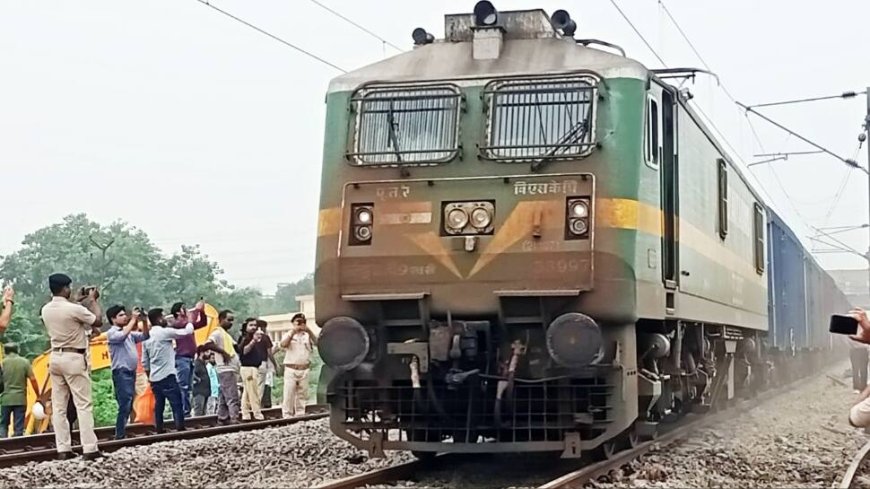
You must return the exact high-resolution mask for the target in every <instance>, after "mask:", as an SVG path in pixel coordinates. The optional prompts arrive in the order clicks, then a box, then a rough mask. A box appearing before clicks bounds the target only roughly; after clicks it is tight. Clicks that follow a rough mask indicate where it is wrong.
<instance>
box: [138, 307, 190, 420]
mask: <svg viewBox="0 0 870 489" xmlns="http://www.w3.org/2000/svg"><path fill="white" fill-rule="evenodd" d="M187 319H188V320H187V326H185V327H184V329H176V328H173V327H169V325H168V324H167V323H166V318H164V317H163V309H159V308H158V309H151V310H150V311H148V321H149V322H150V323H151V329H150V330H149V332H148V334H149V336H150V337H149V339H148V341H146V342H145V343H144V345H143V347H142V366H143V367H145V372H147V373H148V380H149V381H150V382H151V391H152V392H154V425H155V428H157V432H158V433H163V409H164V408H165V407H166V401H167V400H168V401H169V406H170V407H171V408H172V419H173V421H174V422H175V429H176V430H177V431H184V404H183V403H182V400H181V388H180V387H179V386H178V376H177V371H176V370H175V348H174V347H173V344H172V342H173V341H174V340H177V339H179V338H184V337H185V336H189V335H192V334H193V313H192V312H191V313H188V318H187Z"/></svg>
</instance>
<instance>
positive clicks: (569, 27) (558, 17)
mask: <svg viewBox="0 0 870 489" xmlns="http://www.w3.org/2000/svg"><path fill="white" fill-rule="evenodd" d="M550 23H551V24H553V28H554V29H556V30H557V31H561V32H562V35H563V36H566V37H574V33H575V32H576V31H577V23H576V22H574V20H573V19H571V16H570V15H569V14H568V12H566V11H564V10H557V11H555V12H553V15H552V16H551V17H550Z"/></svg>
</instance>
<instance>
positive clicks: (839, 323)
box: [828, 314, 858, 335]
mask: <svg viewBox="0 0 870 489" xmlns="http://www.w3.org/2000/svg"><path fill="white" fill-rule="evenodd" d="M828 331H830V332H831V333H835V334H848V335H853V334H858V321H856V320H855V318H853V317H852V316H844V315H842V314H832V315H831V326H830V327H829V328H828Z"/></svg>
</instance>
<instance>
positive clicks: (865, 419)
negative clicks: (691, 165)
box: [849, 307, 870, 428]
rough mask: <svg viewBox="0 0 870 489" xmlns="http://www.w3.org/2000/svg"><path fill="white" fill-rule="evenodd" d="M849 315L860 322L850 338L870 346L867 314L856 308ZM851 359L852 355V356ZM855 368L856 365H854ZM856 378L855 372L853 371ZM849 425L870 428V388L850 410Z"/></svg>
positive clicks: (865, 390) (867, 388)
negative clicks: (856, 331) (856, 330)
mask: <svg viewBox="0 0 870 489" xmlns="http://www.w3.org/2000/svg"><path fill="white" fill-rule="evenodd" d="M849 315H850V316H852V318H854V319H855V321H857V322H858V333H857V334H854V335H851V336H849V338H851V339H852V340H853V341H854V342H856V343H857V344H860V345H862V346H864V345H870V319H868V318H867V313H866V312H865V311H864V310H863V309H861V308H860V307H856V308H854V309H852V310H851V311H849ZM850 358H851V354H850ZM866 359H867V350H864V360H863V361H864V365H865V366H864V375H865V377H864V379H865V382H866V375H867V372H866V369H867V367H866V365H867V363H866V362H867V360H866ZM852 368H853V369H854V368H855V364H854V363H853V364H852ZM852 376H853V378H854V376H855V372H854V370H853V372H852ZM849 423H850V424H851V425H852V426H855V427H857V428H867V427H870V387H867V386H865V387H864V389H863V391H862V392H861V395H859V396H858V402H856V403H855V405H854V406H852V409H851V410H849Z"/></svg>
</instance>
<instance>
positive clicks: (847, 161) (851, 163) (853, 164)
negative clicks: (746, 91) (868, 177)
mask: <svg viewBox="0 0 870 489" xmlns="http://www.w3.org/2000/svg"><path fill="white" fill-rule="evenodd" d="M737 105H738V106H740V107H741V108H743V109H744V110H746V112H747V113H749V112H751V113H753V114H755V115H757V116H758V117H760V118H762V119H764V120H765V121H767V122H768V123H770V124H772V125H774V126H776V127H778V128H779V129H782V130H783V131H785V132H787V133H789V134H791V135H792V136H794V137H796V138H798V139H800V140H801V141H803V142H805V143H807V144H809V145H810V146H812V147H814V148H816V149H818V150H820V151H823V152H825V153H827V154H829V155H830V156H833V157H834V158H836V159H838V160H840V161H842V162H843V163H845V164H847V165H849V166H851V167H853V168H859V169H861V170H863V171H864V172H867V171H868V170H867V169H866V168H864V167H862V166H860V165H858V163H857V162H856V161H855V160H853V159H850V158H843V157H842V156H840V155H838V154H837V153H834V152H833V151H831V150H829V149H828V148H825V147H824V146H822V145H820V144H818V143H816V142H814V141H812V140H810V139H809V138H807V137H804V136H801V135H800V134H798V133H796V132H795V131H792V130H791V129H789V128H787V127H786V126H784V125H782V124H780V123H779V122H776V121H775V120H773V119H771V118H770V117H767V116H766V115H764V114H762V113H761V112H758V111H757V110H754V109H753V108H752V107H749V106H747V105H744V104H742V103H740V102H737Z"/></svg>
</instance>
